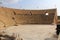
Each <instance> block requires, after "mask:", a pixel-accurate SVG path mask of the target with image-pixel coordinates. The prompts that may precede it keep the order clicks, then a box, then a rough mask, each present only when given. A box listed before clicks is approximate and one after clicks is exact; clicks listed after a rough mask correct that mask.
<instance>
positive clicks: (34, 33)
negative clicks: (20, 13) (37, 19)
mask: <svg viewBox="0 0 60 40" xmlns="http://www.w3.org/2000/svg"><path fill="white" fill-rule="evenodd" d="M55 28H56V25H19V26H12V27H8V28H7V29H6V30H5V31H6V32H7V34H9V35H12V33H16V34H19V35H20V37H21V38H23V40H57V39H56V38H53V35H54V34H55V32H56V30H55Z"/></svg>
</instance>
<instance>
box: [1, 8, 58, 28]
mask: <svg viewBox="0 0 60 40" xmlns="http://www.w3.org/2000/svg"><path fill="white" fill-rule="evenodd" d="M56 21H57V11H56V9H46V10H19V9H10V8H0V26H1V27H2V26H3V27H7V26H14V25H17V24H56Z"/></svg>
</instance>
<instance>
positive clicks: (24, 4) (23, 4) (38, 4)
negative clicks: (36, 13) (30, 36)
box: [2, 0, 60, 15]
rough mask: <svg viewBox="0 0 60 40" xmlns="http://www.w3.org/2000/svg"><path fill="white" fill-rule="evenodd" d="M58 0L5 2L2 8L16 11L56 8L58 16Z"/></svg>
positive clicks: (10, 0) (59, 6)
mask: <svg viewBox="0 0 60 40" xmlns="http://www.w3.org/2000/svg"><path fill="white" fill-rule="evenodd" d="M59 4H60V0H13V1H12V0H7V1H4V2H3V4H2V5H3V6H5V7H9V8H17V9H50V8H57V12H58V15H60V5H59Z"/></svg>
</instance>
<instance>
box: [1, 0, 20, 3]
mask: <svg viewBox="0 0 60 40" xmlns="http://www.w3.org/2000/svg"><path fill="white" fill-rule="evenodd" d="M19 1H21V0H0V2H5V3H18V2H19Z"/></svg>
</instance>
